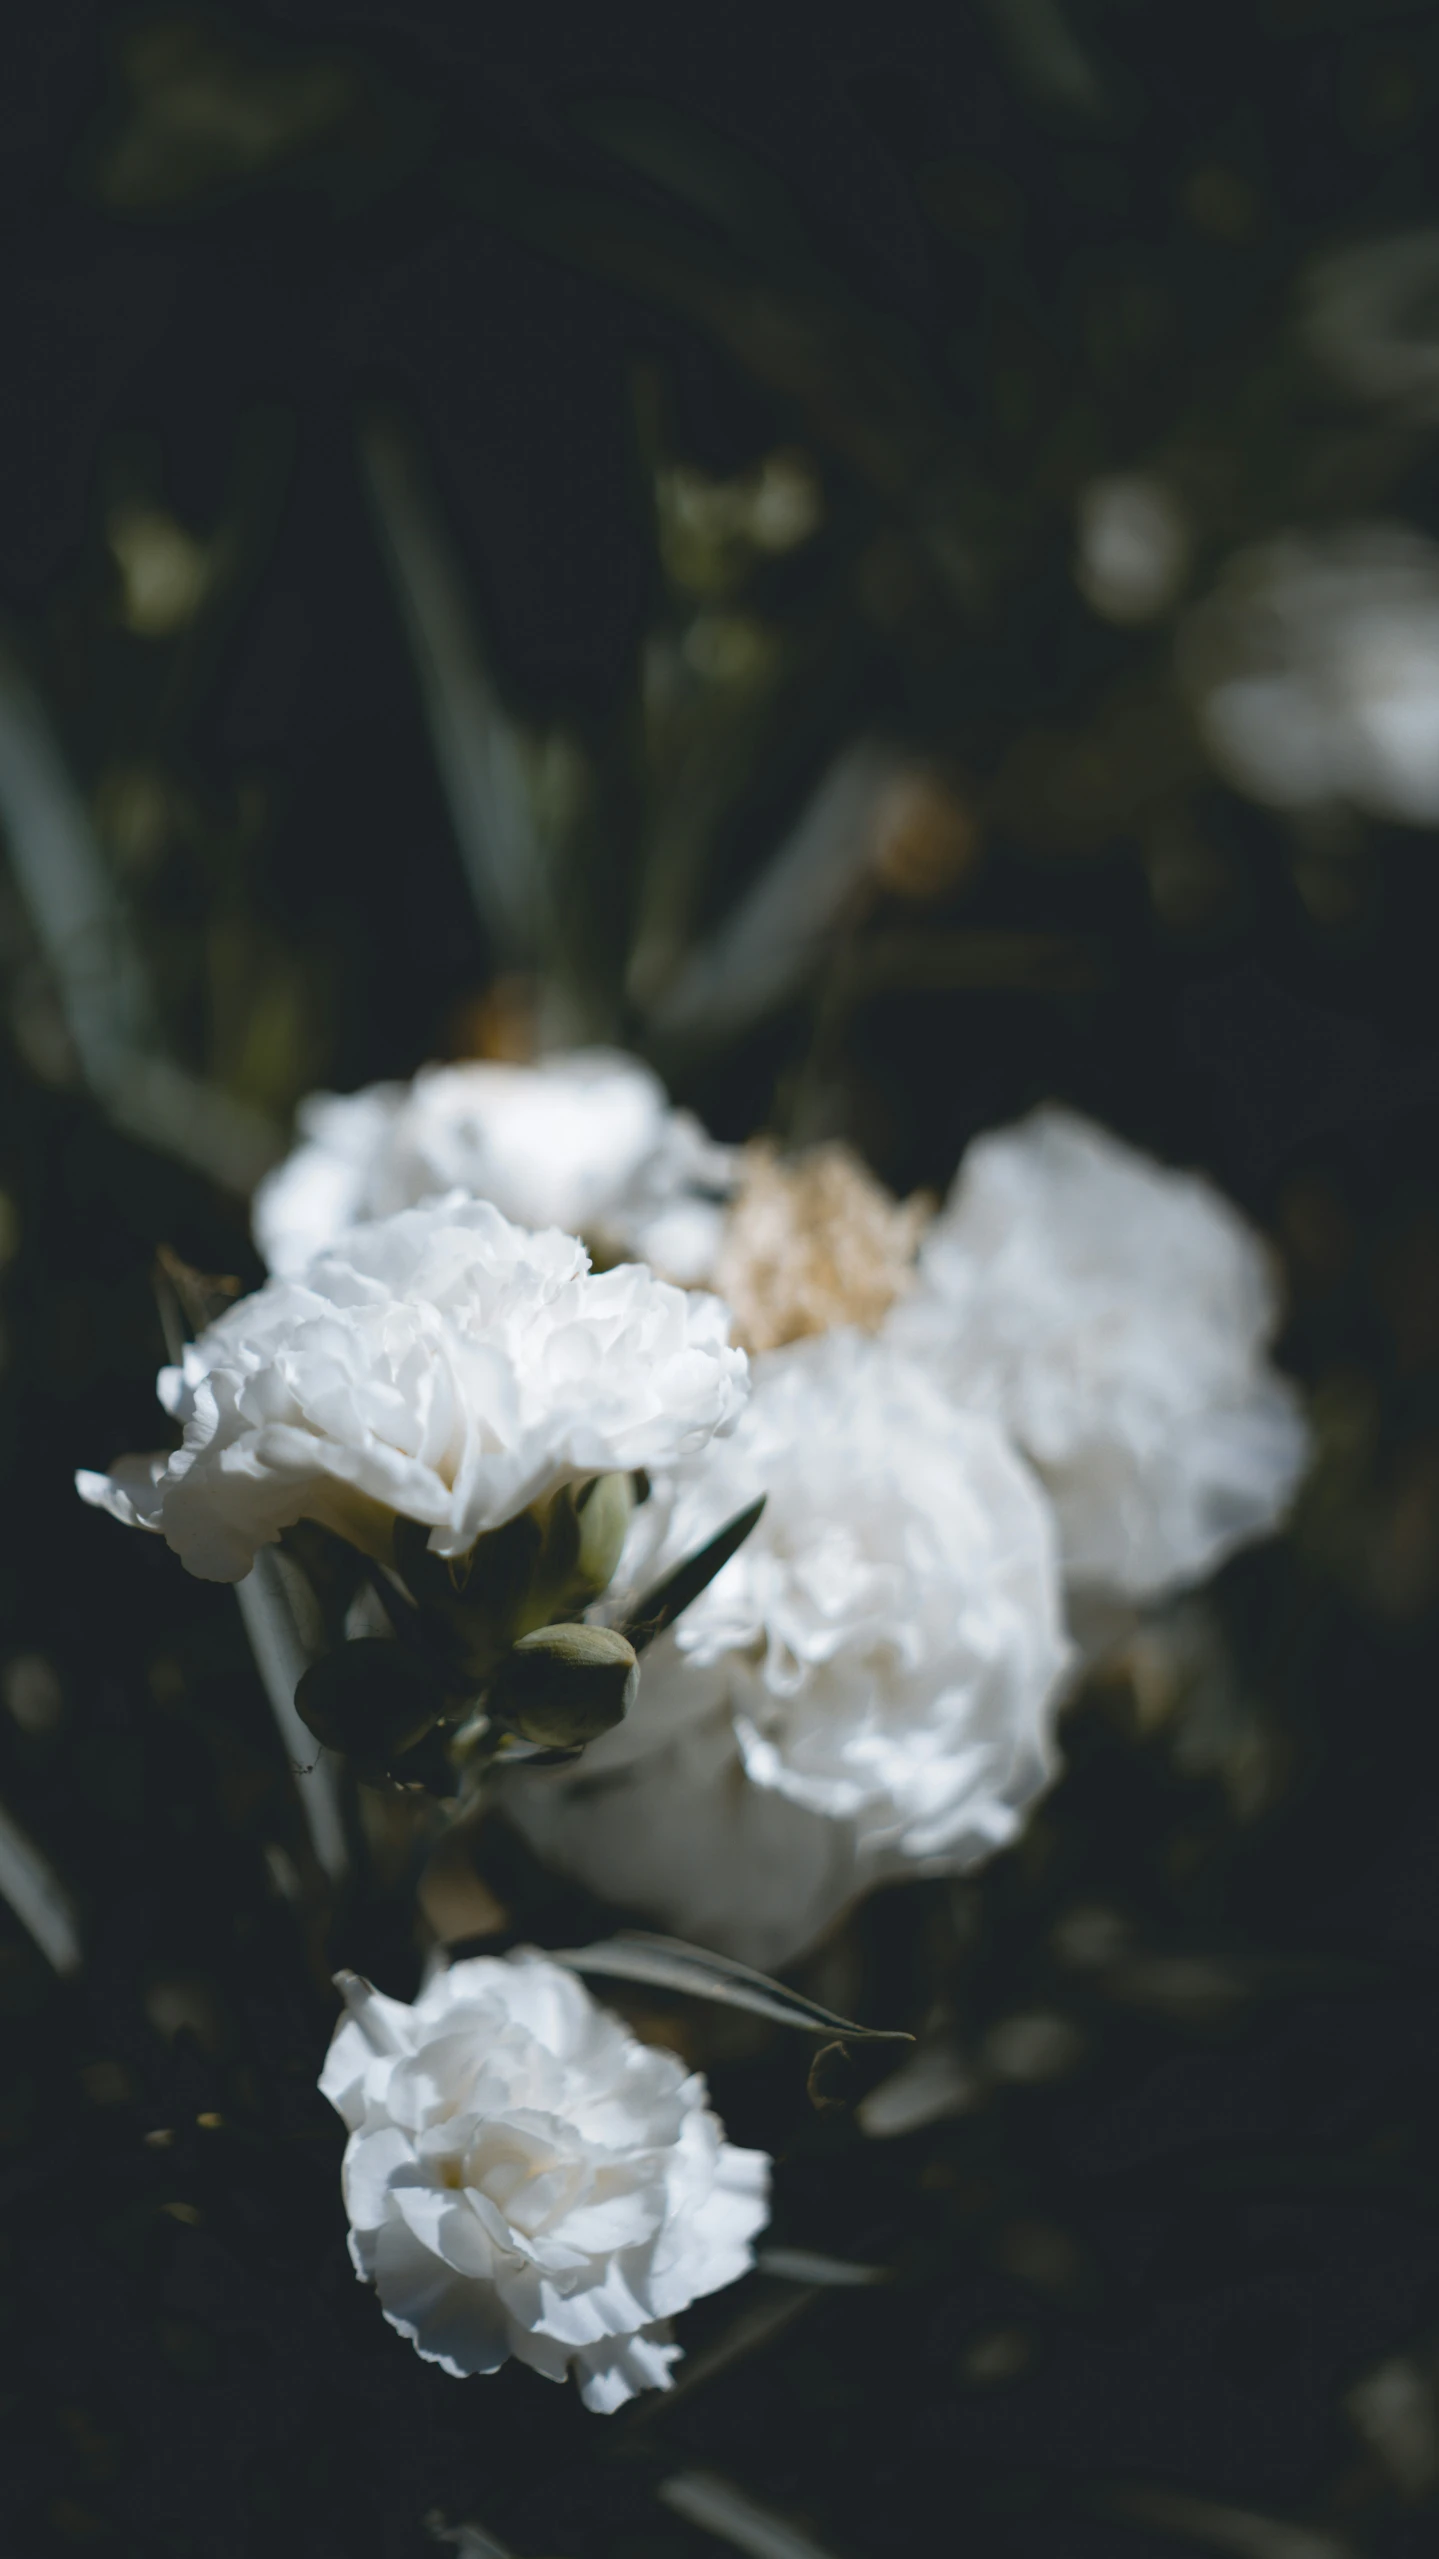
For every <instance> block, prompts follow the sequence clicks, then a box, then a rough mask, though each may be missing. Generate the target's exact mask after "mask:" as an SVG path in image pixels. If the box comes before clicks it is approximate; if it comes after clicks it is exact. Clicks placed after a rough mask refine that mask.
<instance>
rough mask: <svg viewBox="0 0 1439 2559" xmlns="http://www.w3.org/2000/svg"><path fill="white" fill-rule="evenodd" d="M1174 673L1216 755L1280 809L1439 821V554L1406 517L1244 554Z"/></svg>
mask: <svg viewBox="0 0 1439 2559" xmlns="http://www.w3.org/2000/svg"><path fill="white" fill-rule="evenodd" d="M1179 663H1180V671H1181V674H1182V676H1183V678H1184V680H1185V682H1186V685H1187V686H1188V689H1189V691H1190V693H1191V696H1192V698H1193V701H1194V704H1195V711H1196V716H1197V718H1198V721H1199V725H1200V728H1201V730H1202V732H1203V735H1204V738H1205V741H1206V743H1207V745H1208V747H1209V751H1210V753H1211V754H1212V756H1213V758H1214V761H1215V763H1216V764H1217V765H1218V767H1219V769H1220V771H1221V772H1222V773H1223V774H1224V775H1225V776H1226V778H1227V779H1228V780H1229V781H1230V782H1232V783H1233V785H1234V787H1235V788H1236V790H1239V791H1243V792H1246V793H1247V794H1248V796H1249V797H1250V798H1251V799H1255V800H1260V801H1263V802H1264V803H1266V804H1267V805H1268V806H1270V807H1273V808H1280V809H1292V810H1305V809H1322V808H1327V807H1332V806H1335V805H1347V806H1349V807H1351V808H1355V809H1359V810H1362V811H1364V812H1365V813H1366V814H1367V815H1369V816H1371V817H1377V818H1385V819H1398V820H1400V821H1401V822H1402V823H1404V824H1406V825H1410V826H1432V825H1434V824H1436V823H1439V547H1436V545H1435V544H1434V543H1432V542H1429V541H1426V540H1425V538H1424V537H1423V535H1422V534H1418V533H1412V532H1409V531H1408V530H1406V528H1405V527H1404V526H1402V525H1395V524H1359V525H1351V526H1348V527H1345V528H1343V529H1342V530H1340V531H1338V532H1332V533H1328V534H1325V535H1322V536H1321V535H1314V536H1309V537H1302V536H1300V535H1297V534H1294V535H1289V536H1286V537H1285V538H1284V539H1282V540H1280V541H1276V542H1268V543H1262V544H1260V545H1259V546H1257V547H1256V548H1255V549H1253V550H1249V551H1244V552H1241V553H1240V554H1239V555H1238V557H1237V558H1235V559H1234V560H1232V561H1231V562H1230V563H1229V566H1228V568H1227V569H1226V571H1225V573H1224V576H1223V577H1222V578H1221V580H1220V582H1219V584H1218V586H1217V587H1216V588H1215V590H1214V591H1213V593H1212V594H1211V595H1210V596H1208V597H1207V598H1206V599H1205V601H1204V602H1203V603H1202V604H1199V605H1197V606H1196V607H1195V608H1194V610H1193V611H1192V612H1191V613H1190V614H1189V615H1188V616H1187V618H1186V621H1185V624H1184V627H1183V629H1182V631H1181V634H1180V655H1179Z"/></svg>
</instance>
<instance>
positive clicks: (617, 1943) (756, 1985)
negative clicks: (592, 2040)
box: [550, 1928, 914, 2044]
mask: <svg viewBox="0 0 1439 2559" xmlns="http://www.w3.org/2000/svg"><path fill="white" fill-rule="evenodd" d="M550 1960H551V1962H552V1963H556V1964H568V1966H569V1968H570V1970H571V1972H576V1973H601V1974H608V1975H609V1976H610V1977H611V1978H612V1979H613V1980H615V1981H639V1982H647V1983H648V1984H649V1985H650V1986H651V1988H653V1989H655V1990H677V1991H682V1992H684V1993H685V1994H686V1995H687V1996H688V1997H689V1998H691V1999H709V2000H713V2001H715V2002H716V2004H717V2005H718V2006H720V2007H723V2008H747V2009H749V2010H750V2011H751V2012H752V2014H753V2015H754V2016H756V2017H769V2018H771V2019H772V2020H773V2021H774V2023H775V2024H776V2025H779V2026H797V2027H798V2029H799V2031H800V2033H801V2034H804V2035H847V2036H850V2037H852V2038H853V2039H854V2040H855V2041H856V2042H866V2043H892V2044H912V2043H913V2041H914V2037H913V2035H910V2034H906V2033H905V2032H904V2031H903V2030H902V2029H900V2028H896V2027H886V2026H856V2025H855V2024H854V2023H853V2022H852V2021H851V2020H850V2019H849V2018H847V2017H837V2016H836V2015H835V2013H834V2010H833V2009H832V2008H821V2007H820V2006H819V2004H818V2002H817V2001H815V2000H813V1999H803V1998H801V1996H800V1994H799V1992H798V1991H797V1990H789V1989H787V1988H786V1987H785V1985H784V1983H783V1982H778V1981H771V1980H770V1978H769V1975H768V1973H757V1972H752V1971H751V1969H750V1967H749V1965H748V1964H737V1963H735V1962H734V1961H733V1959H732V1958H731V1957H730V1956H728V1955H714V1954H711V1953H710V1951H709V1949H708V1948H707V1947H704V1946H686V1945H685V1944H684V1943H683V1942H682V1941H681V1940H680V1939H679V1938H678V1937H651V1936H650V1935H649V1934H648V1932H647V1931H646V1930H644V1929H640V1928H627V1929H624V1930H622V1932H621V1933H620V1935H619V1936H617V1937H606V1938H603V1939H601V1941H600V1942H599V1943H598V1944H597V1945H594V1946H562V1947H557V1948H556V1949H555V1950H554V1952H553V1953H552V1955H551V1958H550Z"/></svg>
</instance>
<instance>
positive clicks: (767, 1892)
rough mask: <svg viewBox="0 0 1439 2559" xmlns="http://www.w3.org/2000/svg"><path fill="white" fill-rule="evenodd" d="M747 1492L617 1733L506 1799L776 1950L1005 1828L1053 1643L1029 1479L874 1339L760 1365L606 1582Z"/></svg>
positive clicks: (717, 1935)
mask: <svg viewBox="0 0 1439 2559" xmlns="http://www.w3.org/2000/svg"><path fill="white" fill-rule="evenodd" d="M760 1492H763V1493H765V1494H766V1495H767V1496H768V1500H767V1506H766V1509H765V1512H764V1514H763V1517H762V1518H761V1520H760V1522H759V1525H758V1527H757V1528H756V1529H755V1530H754V1531H753V1533H752V1534H751V1536H750V1537H749V1538H748V1539H747V1540H746V1542H745V1544H744V1545H743V1546H742V1547H741V1549H740V1551H739V1553H738V1554H737V1555H736V1556H735V1557H734V1558H733V1559H732V1561H731V1562H730V1563H729V1564H727V1565H726V1566H725V1568H724V1570H723V1571H722V1572H720V1573H719V1574H717V1575H716V1577H715V1579H714V1581H713V1582H712V1583H711V1584H710V1586H709V1588H708V1589H707V1590H706V1591H705V1592H704V1593H703V1594H702V1596H701V1597H700V1598H699V1599H697V1600H696V1601H695V1602H694V1603H693V1604H692V1606H691V1607H690V1608H689V1609H687V1610H686V1612H685V1614H684V1615H683V1616H682V1617H681V1618H680V1620H679V1622H678V1625H677V1627H676V1628H675V1631H674V1634H673V1635H672V1636H671V1637H669V1638H667V1639H665V1640H664V1641H663V1642H662V1643H661V1644H657V1645H656V1646H655V1647H654V1648H653V1650H652V1651H651V1652H650V1653H649V1654H647V1655H646V1657H645V1661H644V1666H643V1669H642V1672H641V1678H640V1692H639V1698H638V1701H637V1703H636V1705H635V1707H634V1709H633V1711H632V1713H631V1714H630V1716H629V1717H628V1719H627V1721H626V1723H625V1724H624V1725H623V1726H622V1727H620V1728H619V1729H618V1730H617V1731H616V1732H614V1733H611V1734H607V1735H606V1736H605V1737H604V1739H603V1740H602V1741H601V1742H599V1743H597V1744H596V1745H595V1746H594V1747H593V1748H592V1749H591V1750H590V1751H589V1752H588V1753H587V1755H586V1759H585V1764H584V1771H583V1773H582V1774H581V1776H580V1777H579V1778H578V1779H575V1780H564V1779H561V1780H560V1782H558V1783H556V1782H555V1781H554V1780H553V1779H548V1778H546V1777H545V1776H543V1775H541V1774H540V1773H538V1772H537V1773H535V1774H534V1775H533V1776H526V1775H524V1774H522V1773H517V1774H516V1776H515V1778H514V1780H513V1781H512V1784H511V1789H510V1795H509V1801H510V1804H511V1809H512V1811H513V1814H514V1817H515V1819H516V1820H517V1821H518V1822H519V1824H520V1826H521V1828H523V1829H525V1830H526V1831H527V1833H528V1835H529V1836H530V1838H531V1839H532V1841H533V1843H534V1844H535V1845H536V1846H537V1847H538V1848H540V1849H541V1851H542V1853H544V1854H547V1855H549V1856H550V1857H551V1858H552V1859H553V1860H554V1861H555V1862H556V1863H558V1864H560V1865H563V1866H567V1867H568V1868H569V1869H570V1870H571V1871H574V1872H578V1873H580V1874H581V1875H582V1876H583V1877H584V1879H585V1880H586V1881H587V1882H588V1883H589V1884H591V1886H592V1887H594V1888H595V1889H597V1890H600V1891H602V1892H604V1893H606V1894H607V1895H608V1896H609V1898H611V1899H612V1900H615V1901H617V1902H620V1903H628V1904H629V1905H630V1906H632V1907H635V1908H640V1909H646V1910H650V1911H652V1912H654V1913H656V1914H657V1915H658V1916H660V1917H661V1918H662V1919H664V1920H665V1921H666V1922H667V1923H668V1924H669V1925H671V1926H673V1927H675V1928H677V1929H679V1930H680V1931H681V1933H683V1934H685V1935H687V1936H690V1937H697V1938H700V1939H703V1940H706V1941H707V1942H709V1943H711V1944H714V1945H718V1946H721V1947H723V1948H724V1949H726V1950H727V1951H729V1952H732V1953H734V1954H737V1955H740V1956H741V1957H743V1958H744V1959H746V1960H749V1961H754V1962H758V1963H761V1964H766V1963H776V1962H783V1961H787V1960H788V1959H789V1958H790V1957H791V1956H793V1955H795V1954H796V1953H798V1952H800V1951H802V1949H803V1948H804V1947H805V1946H806V1945H808V1944H810V1943H811V1942H813V1940H814V1938H815V1937H817V1936H818V1935H819V1934H820V1933H821V1931H822V1930H823V1928H824V1927H825V1926H826V1925H827V1924H828V1923H829V1921H830V1920H831V1919H833V1918H834V1917H835V1915H836V1914H837V1912H838V1911H839V1910H840V1909H842V1908H843V1906H844V1905H845V1903H846V1902H848V1901H849V1900H851V1899H852V1898H853V1897H854V1895H855V1894H856V1893H857V1892H859V1891H861V1890H864V1889H866V1888H867V1887H868V1886H869V1885H870V1884H873V1883H876V1882H879V1881H881V1880H883V1879H885V1878H886V1877H889V1876H896V1875H901V1874H906V1873H916V1872H921V1873H923V1872H947V1871H951V1870H954V1869H957V1868H962V1867H965V1866H968V1865H971V1864H973V1863H974V1862H975V1861H977V1860H978V1859H979V1858H981V1857H983V1856H985V1855H986V1854H988V1853H989V1852H990V1851H991V1850H993V1849H995V1848H997V1847H999V1846H1001V1845H1002V1844H1003V1843H1004V1842H1005V1841H1006V1840H1008V1839H1010V1838H1012V1837H1013V1836H1014V1833H1015V1831H1016V1830H1017V1828H1018V1824H1019V1819H1020V1815H1021V1814H1022V1812H1023V1811H1024V1809H1025V1807H1026V1806H1027V1805H1028V1804H1029V1802H1030V1801H1031V1800H1032V1798H1033V1797H1034V1796H1035V1795H1036V1794H1037V1793H1038V1792H1039V1790H1040V1789H1041V1787H1042V1786H1043V1785H1044V1783H1045V1781H1046V1779H1047V1777H1048V1775H1049V1773H1050V1767H1051V1732H1052V1722H1053V1709H1054V1702H1055V1695H1056V1690H1057V1687H1058V1685H1059V1682H1060V1679H1061V1676H1062V1674H1063V1671H1064V1669H1065V1666H1066V1662H1067V1658H1068V1652H1067V1646H1066V1642H1065V1638H1064V1634H1063V1631H1062V1626H1061V1617H1060V1600H1059V1588H1058V1569H1057V1560H1056V1554H1055V1544H1054V1535H1053V1530H1052V1526H1051V1522H1050V1517H1049V1510H1048V1505H1047V1503H1046V1501H1045V1499H1044V1497H1043V1494H1042V1492H1041V1491H1040V1489H1039V1487H1038V1485H1037V1484H1036V1482H1035V1480H1034V1478H1033V1476H1032V1475H1031V1474H1030V1472H1029V1470H1028V1469H1027V1468H1026V1467H1025V1466H1024V1465H1023V1464H1022V1462H1021V1461H1020V1460H1019V1459H1018V1458H1017V1457H1016V1455H1015V1454H1014V1452H1013V1451H1012V1450H1011V1448H1010V1447H1009V1445H1008V1444H1007V1442H1006V1441H1005V1439H1004V1437H1003V1435H1002V1433H1001V1432H1000V1431H999V1430H998V1429H997V1428H996V1426H995V1425H994V1424H993V1423H992V1422H991V1421H989V1420H988V1419H987V1418H986V1417H985V1416H983V1415H978V1414H971V1413H964V1412H961V1411H959V1410H958V1409H957V1408H956V1407H955V1406H954V1405H952V1404H951V1403H950V1401H949V1400H948V1398H947V1397H946V1396H945V1394H944V1393H943V1392H942V1390H941V1389H939V1388H938V1387H936V1386H935V1384H934V1383H933V1382H932V1380H931V1378H930V1377H929V1376H928V1375H927V1373H926V1372H925V1370H924V1369H923V1368H922V1367H920V1366H919V1365H918V1364H917V1363H915V1362H912V1361H910V1360H908V1359H906V1358H905V1357H904V1356H903V1355H902V1354H900V1353H898V1352H896V1351H895V1350H894V1349H893V1348H891V1347H889V1346H887V1345H885V1344H884V1343H882V1342H876V1341H874V1340H872V1339H870V1338H868V1337H866V1336H864V1335H862V1334H859V1333H856V1332H853V1331H850V1330H847V1329H844V1330H838V1331H835V1332H831V1333H827V1334H824V1335H822V1336H819V1337H817V1338H813V1339H810V1340H806V1341H803V1342H798V1343H793V1344H790V1345H788V1346H787V1347H786V1348H784V1349H782V1350H777V1351H772V1352H769V1353H767V1354H765V1355H764V1356H763V1357H761V1358H760V1359H759V1360H757V1361H756V1363H755V1369H754V1395H753V1398H752V1401H751V1404H750V1406H749V1408H748V1410H747V1412H746V1414H745V1416H744V1419H743V1421H742V1422H741V1424H740V1426H739V1429H738V1430H737V1432H736V1433H735V1435H734V1438H733V1439H732V1440H731V1441H730V1442H729V1443H728V1444H727V1445H726V1446H725V1447H724V1448H723V1449H722V1448H720V1447H719V1446H718V1445H716V1446H715V1447H714V1448H713V1449H712V1450H710V1451H709V1452H707V1453H706V1455H705V1456H704V1458H703V1459H700V1460H697V1461H695V1462H693V1463H688V1464H686V1465H684V1466H682V1467H679V1468H676V1469H674V1470H672V1471H671V1472H670V1473H668V1474H666V1475H664V1476H660V1477H657V1478H656V1481H655V1484H654V1490H653V1493H652V1496H651V1499H650V1501H649V1502H648V1503H646V1504H645V1505H644V1506H643V1507H642V1508H641V1510H640V1511H639V1512H638V1513H637V1514H636V1519H635V1522H634V1525H633V1528H632V1531H631V1538H630V1544H629V1546H628V1548H627V1550H626V1554H625V1558H624V1561H623V1563H622V1565H621V1573H622V1574H623V1575H626V1576H627V1577H628V1578H629V1579H630V1581H631V1583H632V1584H633V1585H634V1586H635V1587H638V1586H641V1585H643V1584H644V1583H645V1582H646V1581H647V1580H649V1579H650V1578H651V1577H652V1576H653V1575H655V1574H657V1573H660V1572H663V1571H665V1570H667V1569H668V1568H669V1567H670V1566H671V1565H673V1564H674V1563H675V1562H677V1561H678V1560H679V1559H680V1558H681V1557H683V1556H685V1555H688V1554H690V1553H692V1552H693V1551H694V1550H695V1549H696V1548H697V1547H698V1546H700V1545H701V1544H702V1543H703V1541H704V1540H705V1539H706V1538H707V1537H708V1536H709V1535H710V1534H711V1533H712V1532H713V1531H714V1529H716V1528H717V1527H718V1526H719V1525H720V1524H721V1522H722V1521H724V1520H725V1519H727V1518H729V1517H731V1516H732V1515H733V1514H734V1513H735V1512H736V1511H738V1510H739V1509H741V1508H742V1507H743V1506H744V1505H745V1504H746V1503H747V1502H749V1501H750V1500H752V1499H753V1497H754V1496H755V1495H756V1494H757V1493H760ZM651 1753H654V1754H657V1756H655V1757H654V1758H653V1759H652V1758H651V1757H650V1756H649V1754H651ZM623 1772H628V1775H627V1776H626V1777H625V1778H624V1782H620V1780H621V1774H622V1773H623Z"/></svg>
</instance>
